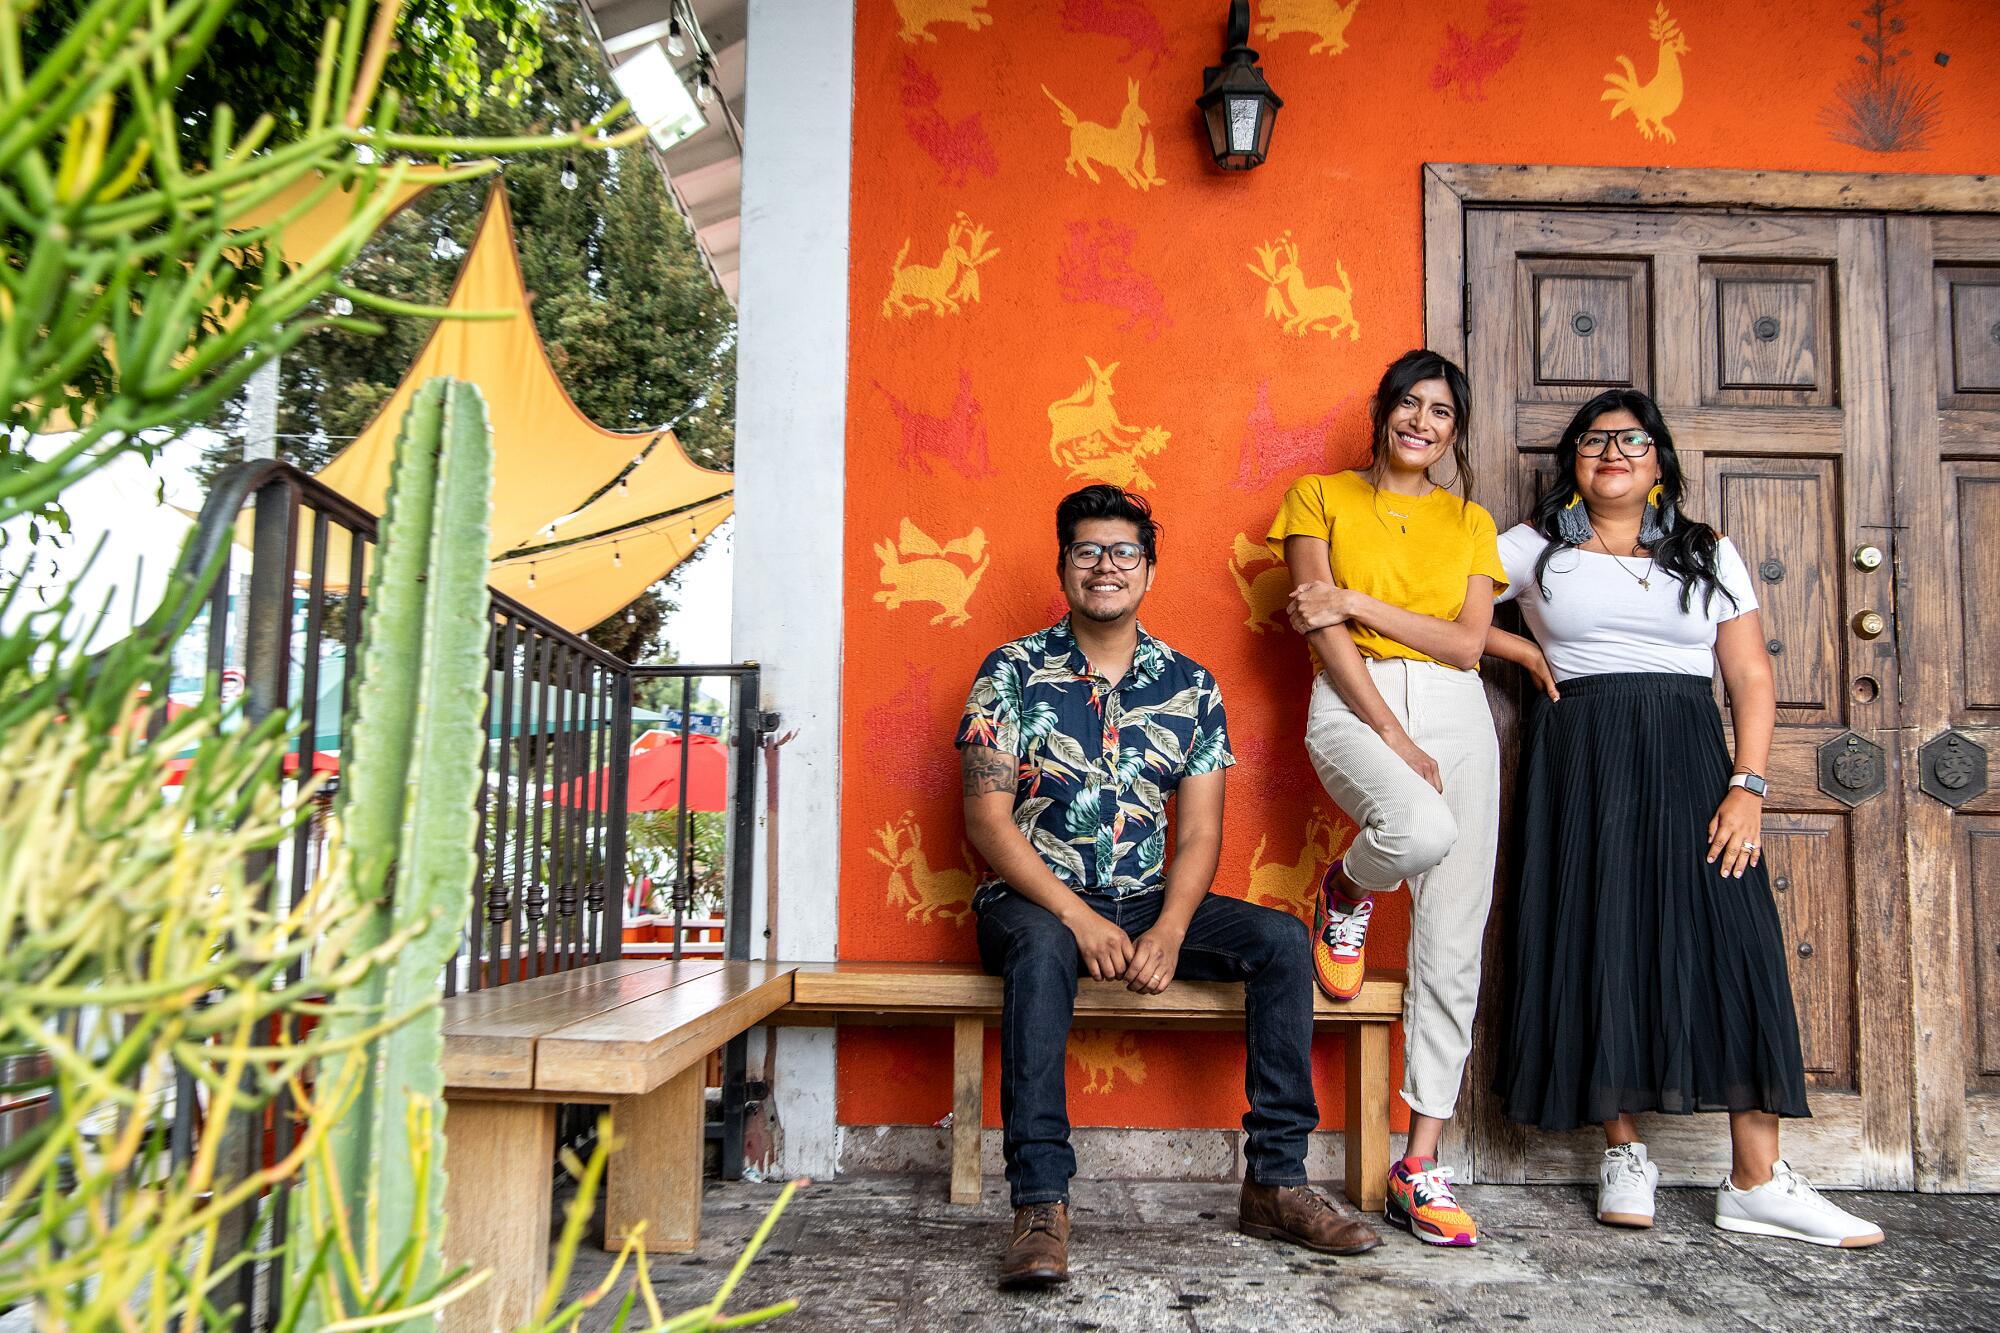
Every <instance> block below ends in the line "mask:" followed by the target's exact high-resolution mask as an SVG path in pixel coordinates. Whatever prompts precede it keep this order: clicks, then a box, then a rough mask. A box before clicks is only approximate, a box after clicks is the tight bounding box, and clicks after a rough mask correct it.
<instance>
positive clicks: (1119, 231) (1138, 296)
mask: <svg viewBox="0 0 2000 1333" xmlns="http://www.w3.org/2000/svg"><path fill="white" fill-rule="evenodd" d="M1138 239H1139V231H1138V228H1136V227H1133V226H1131V225H1129V224H1127V223H1123V222H1113V221H1111V220H1110V219H1109V218H1102V219H1099V220H1098V223H1097V225H1096V226H1095V227H1092V226H1091V224H1090V223H1088V222H1072V223H1070V224H1069V241H1068V243H1067V244H1066V245H1065V246H1064V247H1063V252H1062V254H1060V255H1058V256H1057V257H1056V290H1057V291H1058V292H1060V293H1061V294H1062V298H1063V300H1065V301H1076V302H1079V303H1089V304H1095V305H1106V306H1110V307H1111V308H1112V309H1113V310H1122V311H1124V312H1125V322H1124V323H1122V324H1120V325H1119V326H1118V331H1119V332H1120V333H1130V332H1131V331H1132V330H1133V328H1134V327H1136V326H1137V325H1138V324H1139V322H1140V321H1142V320H1143V321H1145V323H1146V325H1147V330H1146V337H1147V338H1148V339H1149V340H1150V339H1153V338H1157V337H1159V336H1160V330H1162V329H1164V328H1166V327H1167V325H1169V324H1171V323H1173V321H1172V320H1170V319H1168V318H1167V298H1166V295H1165V294H1164V293H1162V292H1161V291H1160V285H1159V284H1158V283H1156V282H1154V281H1153V280H1152V279H1151V278H1149V277H1147V276H1146V275H1145V274H1143V273H1141V272H1140V271H1139V270H1138V269H1136V268H1133V267H1132V247H1133V245H1134V244H1135V243H1136V242H1137V241H1138Z"/></svg>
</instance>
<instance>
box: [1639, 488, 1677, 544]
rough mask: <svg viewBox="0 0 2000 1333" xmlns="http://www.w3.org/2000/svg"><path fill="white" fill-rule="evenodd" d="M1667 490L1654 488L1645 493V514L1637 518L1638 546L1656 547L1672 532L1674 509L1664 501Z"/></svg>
mask: <svg viewBox="0 0 2000 1333" xmlns="http://www.w3.org/2000/svg"><path fill="white" fill-rule="evenodd" d="M1666 491H1667V488H1666V487H1664V486H1657V485H1656V486H1654V487H1653V489H1652V490H1650V491H1648V492H1647V493H1646V512H1645V513H1644V514H1642V515H1640V517H1639V545H1641V546H1644V547H1647V548H1651V547H1654V546H1658V545H1659V544H1660V543H1661V542H1663V541H1665V540H1666V539H1667V534H1668V533H1669V532H1672V531H1673V528H1674V523H1675V521H1676V519H1675V515H1674V507H1673V506H1672V505H1671V504H1669V503H1667V502H1666V500H1665V496H1666Z"/></svg>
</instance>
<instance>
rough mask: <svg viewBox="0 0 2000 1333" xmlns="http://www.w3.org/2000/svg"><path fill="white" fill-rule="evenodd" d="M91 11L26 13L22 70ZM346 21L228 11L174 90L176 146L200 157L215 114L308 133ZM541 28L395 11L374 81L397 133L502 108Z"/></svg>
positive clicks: (484, 14)
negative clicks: (494, 102) (320, 68)
mask: <svg viewBox="0 0 2000 1333" xmlns="http://www.w3.org/2000/svg"><path fill="white" fill-rule="evenodd" d="M90 7H91V4H90V0H41V2H40V3H39V4H36V5H33V6H30V11H31V12H30V13H29V15H28V19H27V22H26V25H25V28H24V30H23V33H22V42H21V46H22V54H23V55H24V56H25V57H26V58H27V63H28V64H29V65H30V66H34V65H37V64H39V63H41V60H42V58H43V57H44V56H46V55H47V54H48V53H49V52H50V51H51V50H53V49H54V47H55V44H56V43H57V42H58V41H60V40H61V39H62V37H63V35H64V34H65V33H67V32H69V31H70V30H71V29H72V28H73V27H74V26H75V24H76V22H77V20H78V18H79V16H81V15H82V14H84V13H85V12H86V11H87V10H89V9H90ZM349 11H350V5H349V3H348V0H235V3H233V4H231V5H230V6H229V7H228V12H227V13H225V14H222V15H221V17H220V24H219V26H218V28H217V30H216V32H215V35H214V37H213V38H212V39H211V40H210V41H209V42H208V43H207V46H206V49H205V50H203V51H202V53H201V57H200V59H198V60H197V61H196V62H195V63H194V65H193V67H192V68H191V69H190V70H189V71H188V74H187V77H186V78H185V79H184V80H182V82H181V83H180V84H179V85H178V88H177V90H176V91H177V96H178V100H179V107H178V109H179V110H181V111H182V112H183V116H182V120H181V135H182V141H183V142H184V143H185V144H187V145H190V146H192V147H194V148H195V149H196V150H197V151H198V152H200V151H205V149H206V147H207V144H208V137H209V124H210V115H211V112H212V111H213V109H214V107H215V106H217V105H218V104H222V103H226V104H227V105H229V106H230V107H233V108H234V109H235V110H236V111H237V112H239V113H243V112H248V113H249V114H250V115H256V114H258V113H268V114H270V115H271V116H272V118H273V120H274V122H275V123H274V128H273V130H272V139H273V141H275V142H280V143H282V142H286V141H290V140H295V139H297V138H298V137H299V136H300V135H302V134H303V133H305V130H306V108H305V106H304V104H303V102H302V100H301V99H300V97H299V93H300V90H301V89H307V88H311V87H312V84H313V62H314V60H315V59H316V58H317V57H318V55H319V50H320V39H321V37H322V35H323V34H324V33H325V31H326V23H327V20H328V19H330V18H339V19H340V20H341V21H342V22H343V23H345V22H346V21H347V19H348V17H349ZM365 17H366V15H365V13H364V18H365ZM541 17H542V4H541V0H404V3H403V5H402V6H401V13H400V17H399V23H398V26H397V29H396V40H395V44H394V45H393V46H392V47H391V48H390V52H389V58H388V62H387V64H386V65H385V67H384V70H383V81H384V82H385V83H386V84H387V85H388V86H389V87H391V88H394V89H395V90H396V91H397V93H398V95H399V97H400V99H401V107H400V115H399V122H400V124H399V127H400V128H402V129H406V130H410V131H413V132H418V133H434V132H437V131H438V130H440V129H441V128H442V127H443V124H444V122H445V121H446V120H448V119H451V118H452V117H453V116H455V115H461V114H462V113H463V112H464V111H465V110H466V109H468V108H469V109H472V110H477V109H478V108H479V107H480V105H481V104H482V103H484V102H485V101H486V100H487V99H488V98H490V97H494V96H495V95H498V96H499V97H501V98H502V99H503V100H504V99H505V98H506V97H507V96H508V95H510V94H511V93H512V92H514V91H515V90H516V89H517V88H518V87H519V86H520V84H521V83H522V81H523V80H525V79H526V78H527V77H528V76H529V75H531V74H533V73H534V72H535V67H536V65H537V64H538V63H539V62H540V60H541V39H540V36H539V27H540V21H541ZM245 123H246V124H247V123H248V118H247V117H245Z"/></svg>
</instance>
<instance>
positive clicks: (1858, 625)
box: [1854, 611, 1889, 639]
mask: <svg viewBox="0 0 2000 1333" xmlns="http://www.w3.org/2000/svg"><path fill="white" fill-rule="evenodd" d="M1887 628H1889V622H1888V621H1886V620H1884V619H1883V618H1882V613H1881V612H1880V611H1863V612H1861V613H1859V614H1858V615H1856V616H1855V617H1854V632H1855V633H1856V634H1859V635H1860V636H1861V637H1862V638H1864V639H1879V638H1881V637H1882V631H1883V630H1885V629H1887Z"/></svg>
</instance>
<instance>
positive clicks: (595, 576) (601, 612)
mask: <svg viewBox="0 0 2000 1333" xmlns="http://www.w3.org/2000/svg"><path fill="white" fill-rule="evenodd" d="M634 489H637V488H636V487H635V488H634ZM735 507H736V506H735V501H734V500H733V499H732V498H731V497H729V496H726V495H724V496H718V497H716V498H715V499H713V500H710V501H707V502H706V503H702V504H699V505H697V506H696V507H695V508H693V509H691V510H687V511H685V512H682V513H678V514H674V515H672V516H670V517H665V518H659V519H655V520H652V521H650V522H646V523H641V524H638V525H637V526H634V527H629V528H624V529H621V530H618V531H616V532H611V533H600V534H598V535H597V536H594V537H589V538H586V539H584V540H582V541H578V542H575V543H573V544H571V545H567V546H558V547H554V548H552V549H550V550H547V551H545V552H542V553H539V554H536V555H532V556H521V555H516V556H512V557H510V558H509V559H507V560H506V561H504V562H501V563H497V564H495V565H494V566H493V572H492V574H491V575H490V579H491V582H492V584H493V587H494V588H495V589H496V590H497V591H500V592H503V593H505V594H507V596H509V597H512V598H513V599H514V600H515V601H517V602H520V603H522V604H523V605H525V606H526V607H527V608H528V609H529V610H531V611H533V612H535V613H536V614H537V615H540V616H544V617H546V618H547V619H549V620H552V621H554V622H555V623H556V624H558V625H560V626H562V627H563V628H564V629H566V630H571V631H573V632H575V633H579V634H580V633H582V632H583V631H584V630H587V629H589V628H590V627H591V626H592V625H595V624H597V623H598V622H599V621H601V620H603V619H604V618H605V617H606V616H609V615H611V614H612V613H613V612H615V611H617V610H618V609H619V608H620V607H623V606H626V605H628V604H630V603H631V601H632V600H633V599H634V598H636V597H637V596H638V595H639V594H640V593H642V592H644V591H646V589H647V588H649V587H651V586H652V585H653V584H654V583H656V582H658V581H659V580H660V579H661V578H663V577H664V576H665V575H666V574H667V572H668V571H669V570H671V569H673V568H674V566H676V565H678V564H680V562H681V561H683V560H685V559H687V558H688V556H689V555H690V554H691V553H692V552H693V551H694V549H695V547H697V546H700V545H701V544H702V542H703V541H704V540H705V539H706V538H707V537H708V535H709V534H710V533H711V532H714V531H715V529H716V528H717V527H718V526H720V524H721V523H722V521H723V520H724V519H726V518H728V517H729V516H730V515H731V514H732V513H734V512H735ZM531 582H532V585H533V586H530V583H531Z"/></svg>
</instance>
